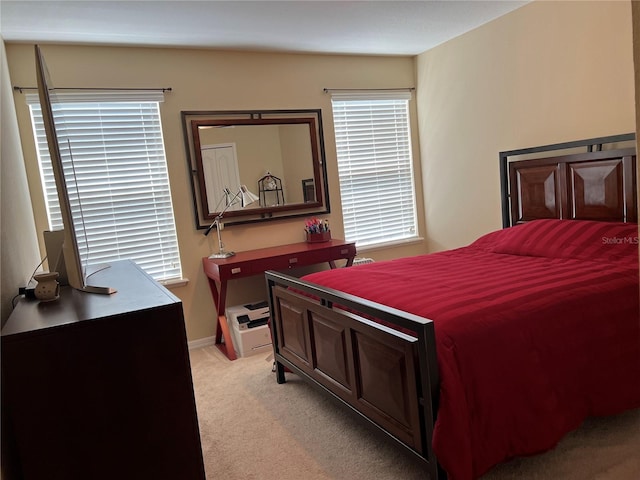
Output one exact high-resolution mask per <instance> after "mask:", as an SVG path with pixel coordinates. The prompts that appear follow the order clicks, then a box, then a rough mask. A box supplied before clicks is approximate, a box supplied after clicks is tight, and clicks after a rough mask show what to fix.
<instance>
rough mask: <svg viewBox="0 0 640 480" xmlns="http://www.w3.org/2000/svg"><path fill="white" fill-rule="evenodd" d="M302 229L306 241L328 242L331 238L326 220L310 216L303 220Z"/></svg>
mask: <svg viewBox="0 0 640 480" xmlns="http://www.w3.org/2000/svg"><path fill="white" fill-rule="evenodd" d="M304 231H305V233H306V237H307V242H309V243H317V242H328V241H329V240H331V229H330V228H329V221H328V220H324V221H323V220H320V219H318V218H311V219H309V220H307V221H306V222H305V227H304Z"/></svg>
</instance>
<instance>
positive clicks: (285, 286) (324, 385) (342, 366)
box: [266, 271, 438, 479]
mask: <svg viewBox="0 0 640 480" xmlns="http://www.w3.org/2000/svg"><path fill="white" fill-rule="evenodd" d="M266 280H267V288H268V292H269V302H270V308H271V318H272V323H271V330H272V336H273V345H274V355H275V361H276V372H277V381H278V383H284V382H285V376H284V367H285V366H286V367H288V368H289V369H291V370H292V371H293V372H295V373H297V374H298V375H300V376H301V377H302V378H303V379H305V380H307V381H308V382H310V383H311V384H312V385H314V386H316V387H318V388H319V389H320V390H321V391H323V392H326V393H327V394H329V395H330V396H331V397H332V398H334V399H335V400H337V401H339V402H340V403H341V404H343V405H344V406H347V407H348V408H349V410H351V411H352V412H353V413H355V414H356V415H357V417H358V418H360V419H362V420H364V421H366V422H367V423H369V424H371V425H373V426H375V427H376V428H377V429H378V430H379V431H380V432H382V433H384V434H385V435H386V436H388V437H390V438H391V439H393V440H394V441H395V442H397V443H398V444H400V445H401V446H402V447H404V448H405V449H407V450H408V451H409V452H411V453H412V454H413V455H414V456H416V457H417V458H418V459H419V460H420V461H421V462H423V463H424V464H425V467H426V469H427V470H428V473H429V474H430V476H431V478H432V479H436V478H438V471H437V463H436V459H435V456H434V454H433V451H432V449H431V437H432V434H433V423H434V419H435V412H436V408H437V392H438V370H437V364H436V353H435V337H434V331H433V323H432V322H431V320H427V319H424V318H421V317H418V316H415V315H412V314H409V313H406V312H401V311H399V310H395V309H392V308H389V307H386V306H383V305H380V304H377V303H374V302H370V301H368V300H364V299H361V298H358V297H354V296H351V295H347V294H345V293H343V292H338V291H336V290H332V289H328V288H323V287H320V286H317V285H314V284H311V283H307V282H303V281H301V280H299V279H297V278H293V277H289V276H287V275H284V274H280V273H276V272H271V271H269V272H267V273H266ZM334 306H340V308H334ZM369 319H378V320H381V321H383V322H386V323H387V324H394V325H398V326H400V327H402V328H403V329H404V330H405V331H409V332H411V335H408V334H406V333H402V332H399V331H397V330H394V329H391V328H388V327H386V326H384V325H382V324H380V323H377V322H374V321H371V320H369Z"/></svg>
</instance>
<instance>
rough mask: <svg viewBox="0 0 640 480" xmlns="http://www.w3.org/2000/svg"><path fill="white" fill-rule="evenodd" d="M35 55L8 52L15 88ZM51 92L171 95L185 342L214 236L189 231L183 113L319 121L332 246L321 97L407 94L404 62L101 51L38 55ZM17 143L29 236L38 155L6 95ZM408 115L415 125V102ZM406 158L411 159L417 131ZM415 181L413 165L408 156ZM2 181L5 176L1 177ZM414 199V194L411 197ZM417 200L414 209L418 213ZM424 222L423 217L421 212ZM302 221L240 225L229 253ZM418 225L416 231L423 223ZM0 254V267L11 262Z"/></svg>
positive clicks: (334, 218)
mask: <svg viewBox="0 0 640 480" xmlns="http://www.w3.org/2000/svg"><path fill="white" fill-rule="evenodd" d="M33 50H34V49H33V45H26V44H7V58H8V65H9V71H10V74H11V82H12V84H13V85H19V86H33V85H35V84H36V80H35V61H34V51H33ZM42 50H43V53H44V56H45V58H46V61H47V65H48V68H49V72H50V74H51V78H52V81H53V84H54V85H55V86H58V87H123V88H124V87H140V88H144V87H172V88H173V91H172V92H171V93H168V94H167V95H166V99H165V102H164V103H163V104H162V106H161V115H162V122H163V133H164V141H165V147H166V155H167V161H168V168H169V177H170V182H171V190H172V196H173V202H174V211H175V215H176V223H177V230H178V242H179V246H180V255H181V260H182V266H183V271H184V276H185V277H187V278H189V280H190V281H189V283H188V285H187V286H185V287H180V288H175V289H174V290H173V292H174V293H175V294H176V295H178V296H179V297H180V298H181V299H182V300H183V302H184V310H185V316H186V324H187V333H188V337H189V340H195V339H200V338H205V337H209V336H211V335H213V333H214V328H215V323H214V322H215V320H214V318H215V315H214V313H213V312H214V310H213V308H214V307H213V302H212V299H211V295H210V293H209V287H208V285H207V281H206V277H205V275H204V274H203V272H202V262H201V259H202V257H204V256H207V255H209V254H210V253H211V252H213V251H215V250H217V245H216V241H215V237H216V236H215V235H209V236H208V237H204V236H203V235H202V230H196V229H195V221H194V213H193V205H192V203H193V202H192V196H191V190H190V181H189V172H188V168H187V160H186V154H185V147H184V139H183V132H182V124H181V118H180V112H181V111H182V110H209V111H210V110H243V109H304V108H314V109H315V108H321V109H322V113H323V122H324V133H325V146H326V151H327V170H328V178H329V186H330V195H331V206H332V213H331V215H330V216H329V217H328V218H329V219H330V221H331V225H332V230H333V235H334V237H336V238H340V237H341V236H342V235H343V232H342V230H341V224H342V221H341V220H342V219H341V215H340V198H339V189H338V182H337V167H336V159H335V141H334V136H333V122H332V118H331V101H330V97H329V95H327V94H325V93H324V92H323V88H325V87H327V88H390V87H410V86H413V85H414V60H413V58H411V57H372V56H370V57H352V56H330V55H292V54H267V53H237V52H236V53H234V52H223V51H212V50H183V49H146V48H108V47H90V46H59V45H58V46H56V45H43V46H42ZM14 98H15V103H16V108H17V116H18V122H19V126H20V132H21V136H22V147H23V150H24V157H25V163H26V166H27V173H28V181H29V188H30V191H31V196H32V199H33V205H34V208H33V210H34V216H35V221H36V229H37V231H38V232H39V234H41V232H42V231H43V230H45V229H46V228H47V224H46V213H45V209H44V203H43V202H44V200H43V198H42V194H41V187H40V180H39V175H38V171H37V160H36V153H35V149H34V145H33V138H32V134H31V127H30V123H29V122H30V121H29V116H28V109H27V107H26V104H25V101H24V96H23V95H22V94H20V93H15V95H14ZM413 103H414V105H413V107H412V109H413V110H412V115H413V118H414V122H417V119H416V118H417V117H416V110H415V102H413ZM413 143H414V146H415V148H414V150H415V152H417V151H418V137H417V129H416V132H415V134H414V139H413ZM416 167H417V171H416V177H417V178H420V176H421V173H420V164H419V161H418V159H417V155H416ZM3 173H4V172H3ZM419 195H420V196H419V198H420V199H421V192H420V191H419ZM421 204H422V200H420V205H421ZM419 215H420V218H424V212H422V211H420V212H419ZM303 222H304V219H293V220H280V221H274V222H269V223H265V224H259V225H258V224H255V225H242V226H234V227H229V228H226V229H225V230H224V241H225V245H226V247H227V248H228V249H232V250H237V251H242V250H249V249H253V248H261V247H268V246H272V245H279V244H286V243H293V242H298V241H302V240H303V238H304V237H303V226H304V223H303ZM422 223H424V222H422ZM424 251H425V248H424V244H423V243H417V244H413V245H409V246H404V247H398V248H393V249H387V250H381V251H377V252H373V253H367V255H368V256H373V257H374V258H377V259H381V258H391V257H398V256H403V255H412V254H417V253H422V252H424ZM9 254H10V253H9V252H6V251H4V250H3V252H2V255H3V258H4V257H5V255H9ZM263 289H264V280H263V279H262V278H261V277H255V278H251V279H247V280H236V281H234V282H233V283H232V284H231V286H230V293H229V303H228V304H229V305H234V304H237V303H240V302H246V301H250V300H256V299H257V298H256V296H261V293H260V292H262V291H263Z"/></svg>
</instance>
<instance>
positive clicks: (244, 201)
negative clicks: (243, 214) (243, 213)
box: [240, 185, 258, 208]
mask: <svg viewBox="0 0 640 480" xmlns="http://www.w3.org/2000/svg"><path fill="white" fill-rule="evenodd" d="M240 192H242V193H241V196H240V198H241V205H242V208H244V207H246V206H247V205H250V204H252V203H253V202H255V201H257V200H258V196H257V195H255V194H254V193H252V192H250V191H249V189H248V188H247V186H246V185H240Z"/></svg>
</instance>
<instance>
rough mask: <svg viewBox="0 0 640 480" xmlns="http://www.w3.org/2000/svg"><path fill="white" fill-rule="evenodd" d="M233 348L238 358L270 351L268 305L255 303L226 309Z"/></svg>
mask: <svg viewBox="0 0 640 480" xmlns="http://www.w3.org/2000/svg"><path fill="white" fill-rule="evenodd" d="M225 313H226V316H227V323H228V324H229V327H230V328H229V330H230V331H231V338H232V339H233V346H234V347H235V351H236V354H237V355H238V356H239V357H247V356H250V355H254V354H256V353H260V352H268V351H269V350H271V332H270V330H269V326H268V325H267V323H268V322H269V304H268V303H267V302H266V301H264V302H255V303H249V304H245V305H235V306H233V307H228V308H227V309H226V311H225Z"/></svg>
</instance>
